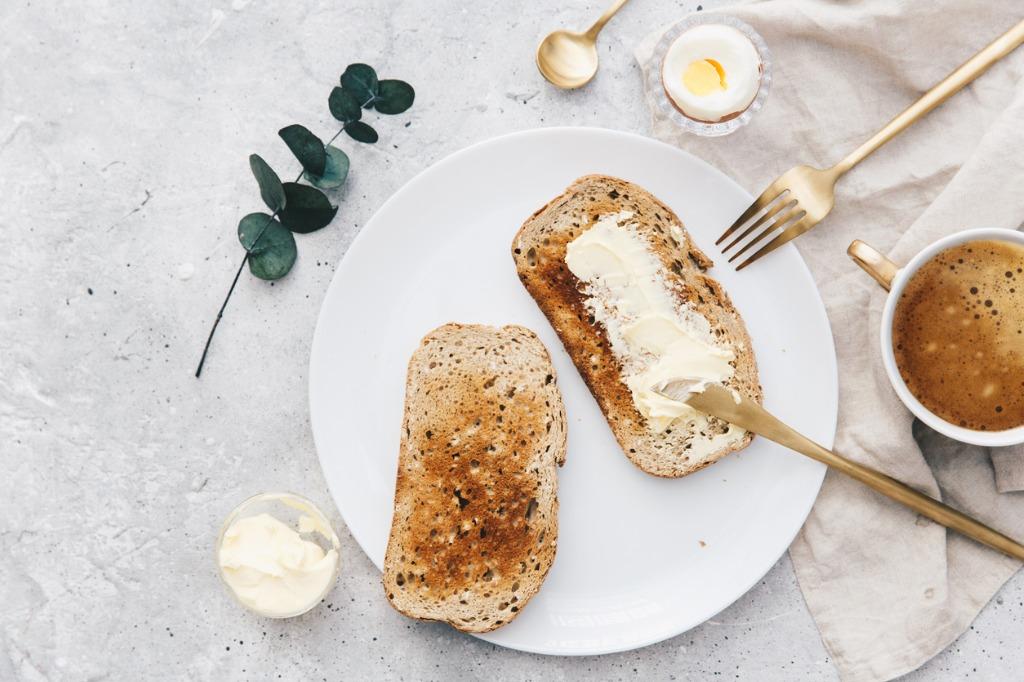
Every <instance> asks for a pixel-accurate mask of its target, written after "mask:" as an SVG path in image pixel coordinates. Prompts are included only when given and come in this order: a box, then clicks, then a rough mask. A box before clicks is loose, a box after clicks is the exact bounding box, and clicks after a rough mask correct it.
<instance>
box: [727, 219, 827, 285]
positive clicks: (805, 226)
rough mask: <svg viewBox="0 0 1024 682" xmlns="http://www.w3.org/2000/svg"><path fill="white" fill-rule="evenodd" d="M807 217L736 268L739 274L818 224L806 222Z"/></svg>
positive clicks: (812, 221) (816, 222)
mask: <svg viewBox="0 0 1024 682" xmlns="http://www.w3.org/2000/svg"><path fill="white" fill-rule="evenodd" d="M806 217H807V216H804V217H803V218H800V219H799V220H797V221H796V222H795V223H793V224H792V225H791V226H790V227H789V228H788V229H786V230H784V231H783V232H781V233H780V234H779V235H778V236H777V237H775V239H773V240H771V241H770V242H768V243H767V244H765V245H764V246H762V247H761V249H760V250H759V251H758V252H757V253H755V254H754V255H753V256H751V257H750V258H748V259H747V260H745V261H743V263H742V264H740V265H739V266H738V267H737V268H736V271H737V272H739V271H740V270H742V269H743V268H745V267H747V266H748V265H750V264H751V263H753V262H754V261H757V260H759V259H760V258H761V257H762V256H767V255H768V254H769V253H771V252H772V251H774V250H775V249H777V248H779V247H780V246H782V245H783V244H785V243H786V242H788V241H790V240H792V239H796V238H797V237H799V236H800V235H802V234H803V233H804V232H806V231H807V230H809V229H811V228H812V227H814V226H815V225H817V224H818V221H816V220H806V219H805V218H806Z"/></svg>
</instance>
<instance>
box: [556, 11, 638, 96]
mask: <svg viewBox="0 0 1024 682" xmlns="http://www.w3.org/2000/svg"><path fill="white" fill-rule="evenodd" d="M625 4H626V0H615V2H613V3H612V6H611V7H609V8H608V9H607V10H606V11H605V13H604V14H602V15H601V18H600V19H598V20H597V21H595V22H594V25H593V26H591V27H590V28H589V29H587V31H586V32H585V33H573V32H572V31H555V32H554V33H549V34H548V35H547V36H546V37H545V38H544V40H542V41H540V45H539V46H538V47H537V68H538V69H540V73H541V75H542V76H544V78H546V79H547V80H548V82H549V83H551V84H552V85H556V86H558V87H560V88H569V89H571V88H578V87H582V86H584V85H586V84H587V83H589V82H590V79H591V78H593V77H594V74H595V73H597V61H598V60H597V34H598V33H600V32H601V29H602V28H604V25H605V24H607V23H608V20H609V19H611V18H612V17H613V16H614V15H615V13H616V12H618V11H619V10H620V9H622V6H623V5H625Z"/></svg>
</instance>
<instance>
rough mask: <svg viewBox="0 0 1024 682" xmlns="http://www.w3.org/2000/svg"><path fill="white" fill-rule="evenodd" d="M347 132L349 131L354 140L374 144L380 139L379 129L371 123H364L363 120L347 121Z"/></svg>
mask: <svg viewBox="0 0 1024 682" xmlns="http://www.w3.org/2000/svg"><path fill="white" fill-rule="evenodd" d="M345 132H346V133H348V136H349V137H351V138H352V139H353V140H355V141H357V142H366V143H369V144H373V143H374V142H376V141H377V140H378V139H379V138H378V136H377V131H376V130H374V129H373V128H371V127H370V126H369V125H367V124H365V123H363V122H362V121H352V122H350V123H346V124H345Z"/></svg>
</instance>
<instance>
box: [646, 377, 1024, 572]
mask: <svg viewBox="0 0 1024 682" xmlns="http://www.w3.org/2000/svg"><path fill="white" fill-rule="evenodd" d="M698 390H699V387H698V388H697V389H695V387H694V382H692V381H685V380H682V381H671V382H668V383H666V384H665V385H664V386H661V387H659V389H658V392H659V393H661V394H662V395H664V396H666V397H668V398H671V399H672V400H679V401H681V402H685V403H687V404H688V405H690V406H691V407H693V408H695V409H697V410H700V411H701V412H704V413H706V414H710V415H713V416H715V417H718V418H719V419H723V420H725V421H727V422H730V423H732V424H735V425H736V426H739V427H741V428H743V429H746V430H747V431H751V432H753V433H756V434H759V435H761V436H764V437H765V438H767V439H768V440H770V441H774V442H776V443H778V444H779V445H784V446H786V447H787V448H789V449H791V450H796V451H797V452H799V453H800V454H802V455H807V456H808V457H810V458H811V459H814V460H817V461H819V462H821V463H823V464H827V465H828V466H830V467H832V468H833V469H836V470H837V471H841V472H843V473H844V474H846V475H847V476H849V477H851V478H853V479H855V480H857V481H860V482H861V483H863V484H864V485H866V486H868V487H870V488H872V489H873V490H875V491H876V492H879V493H881V494H882V495H885V496H886V497H888V498H889V499H892V500H895V501H896V502H899V503H900V504H902V505H903V506H905V507H909V508H910V509H913V510H914V511H916V512H917V513H919V514H921V515H922V516H925V517H927V518H929V519H931V520H932V521H935V522H936V523H939V524H942V525H943V526H945V527H946V528H952V529H953V530H955V531H957V532H959V533H962V534H963V535H966V536H967V537H969V538H973V539H974V540H977V541H978V542H980V543H982V544H983V545H987V546H989V547H991V548H992V549H997V550H999V551H1000V552H1003V553H1004V554H1008V555H1009V556H1011V557H1014V558H1015V559H1021V560H1024V545H1021V544H1020V543H1019V542H1016V541H1015V540H1013V539H1012V538H1009V537H1007V536H1005V535H1003V534H1002V533H1000V532H998V531H996V530H993V529H991V528H989V527H988V526H986V525H985V524H983V523H981V522H980V521H976V520H975V519H972V518H971V517H970V516H967V515H966V514H963V513H961V512H959V511H957V510H956V509H953V508H952V507H950V506H948V505H945V504H943V503H941V502H939V501H938V500H936V499H933V498H931V497H929V496H927V495H925V494H924V493H922V492H920V491H918V490H915V489H914V488H911V487H910V486H908V485H906V484H904V483H900V482H899V481H897V480H896V479H895V478H892V477H890V476H886V475H885V474H883V473H881V472H880V471H875V470H874V469H872V468H871V467H866V466H864V465H863V464H858V463H857V462H854V461H851V460H849V459H846V458H845V457H842V456H840V455H838V454H836V453H835V452H832V451H831V450H827V449H826V448H823V447H822V446H820V445H818V444H817V443H815V442H814V441H812V440H811V439H809V438H807V437H806V436H804V435H802V434H800V433H799V432H797V431H796V430H794V429H793V428H791V427H789V426H787V425H786V424H784V423H782V422H781V421H779V420H778V419H777V418H776V417H775V416H773V415H772V414H771V413H770V412H768V411H767V410H765V409H764V408H763V407H761V406H760V405H758V404H757V403H755V402H753V401H750V400H747V399H746V398H744V397H742V396H741V395H739V394H738V393H733V392H732V391H730V390H729V389H727V388H725V387H723V386H721V385H718V384H709V385H707V386H706V387H705V388H704V389H703V391H700V392H698Z"/></svg>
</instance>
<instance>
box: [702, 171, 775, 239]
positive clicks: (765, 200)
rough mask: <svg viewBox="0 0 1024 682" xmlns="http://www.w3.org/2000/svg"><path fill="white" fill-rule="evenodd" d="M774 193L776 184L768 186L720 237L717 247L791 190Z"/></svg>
mask: <svg viewBox="0 0 1024 682" xmlns="http://www.w3.org/2000/svg"><path fill="white" fill-rule="evenodd" d="M774 191H775V184H774V183H772V184H771V185H768V188H767V189H765V191H763V192H761V196H759V197H758V198H756V199H754V201H753V203H752V204H750V206H748V207H747V210H746V211H744V212H743V214H742V215H741V216H740V217H739V218H737V219H736V222H734V223H733V224H732V225H731V226H730V227H729V229H728V230H726V231H725V232H723V233H722V236H721V237H719V238H718V241H716V242H715V246H718V245H719V244H721V243H722V242H724V241H725V240H726V239H727V238H728V237H729V235H731V234H732V233H733V232H735V231H736V230H738V229H739V228H740V227H741V226H742V225H743V223H745V222H747V221H748V220H750V219H751V218H753V217H754V216H755V215H757V214H758V212H759V211H761V210H762V209H764V208H766V207H768V206H771V204H772V202H774V201H775V200H776V199H778V198H779V197H781V196H782V195H783V194H785V193H787V192H788V191H789V190H788V189H784V190H782V191H781V192H774ZM773 192H774V193H773Z"/></svg>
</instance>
